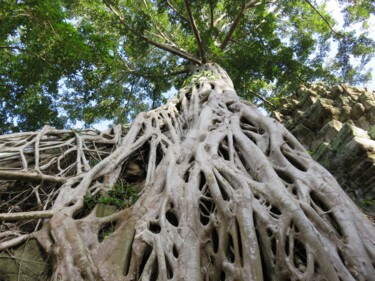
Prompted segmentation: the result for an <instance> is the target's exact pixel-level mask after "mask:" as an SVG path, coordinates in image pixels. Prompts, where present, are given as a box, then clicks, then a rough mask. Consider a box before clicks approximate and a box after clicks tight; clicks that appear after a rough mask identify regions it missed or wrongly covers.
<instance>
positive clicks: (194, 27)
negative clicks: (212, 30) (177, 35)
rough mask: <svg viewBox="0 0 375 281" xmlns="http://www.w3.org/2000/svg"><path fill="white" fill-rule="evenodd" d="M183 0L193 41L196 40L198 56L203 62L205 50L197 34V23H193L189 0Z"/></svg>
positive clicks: (204, 60)
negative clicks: (193, 37)
mask: <svg viewBox="0 0 375 281" xmlns="http://www.w3.org/2000/svg"><path fill="white" fill-rule="evenodd" d="M184 2H185V7H186V11H187V14H188V17H189V21H190V25H191V28H192V29H193V33H194V36H195V41H196V42H197V45H198V50H199V56H200V58H201V60H202V63H205V62H206V55H205V52H204V48H203V43H202V39H201V37H200V35H199V31H198V28H197V25H196V24H195V21H194V18H193V14H192V13H191V9H190V2H189V0H184Z"/></svg>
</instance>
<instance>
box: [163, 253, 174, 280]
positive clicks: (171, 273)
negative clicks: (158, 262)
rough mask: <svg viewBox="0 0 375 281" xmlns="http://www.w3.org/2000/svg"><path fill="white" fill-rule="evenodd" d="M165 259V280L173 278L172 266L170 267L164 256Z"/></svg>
mask: <svg viewBox="0 0 375 281" xmlns="http://www.w3.org/2000/svg"><path fill="white" fill-rule="evenodd" d="M164 257H165V266H166V268H167V279H172V278H173V266H172V265H171V263H170V261H169V259H168V257H167V255H165V254H164Z"/></svg>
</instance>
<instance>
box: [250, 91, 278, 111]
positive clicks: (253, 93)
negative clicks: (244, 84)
mask: <svg viewBox="0 0 375 281" xmlns="http://www.w3.org/2000/svg"><path fill="white" fill-rule="evenodd" d="M247 91H249V93H250V94H252V95H254V96H256V97H257V98H258V99H260V100H262V101H263V102H264V103H266V104H267V105H269V106H271V107H272V108H274V109H276V107H275V105H274V104H272V103H271V102H269V101H268V100H266V99H265V98H263V97H262V96H261V95H259V94H257V93H256V92H254V91H252V90H249V89H247Z"/></svg>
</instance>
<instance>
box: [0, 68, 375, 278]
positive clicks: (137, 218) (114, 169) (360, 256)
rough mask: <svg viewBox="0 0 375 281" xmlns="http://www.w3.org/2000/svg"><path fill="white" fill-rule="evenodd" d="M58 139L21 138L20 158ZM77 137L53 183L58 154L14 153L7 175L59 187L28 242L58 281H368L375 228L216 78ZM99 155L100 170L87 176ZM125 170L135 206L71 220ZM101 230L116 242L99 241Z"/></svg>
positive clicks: (197, 81)
mask: <svg viewBox="0 0 375 281" xmlns="http://www.w3.org/2000/svg"><path fill="white" fill-rule="evenodd" d="M202 73H203V74H202ZM52 132H54V130H53V129H51V128H46V129H45V131H44V133H43V135H42V136H41V135H39V137H38V134H35V135H32V137H30V136H28V140H34V141H33V142H32V143H30V145H29V146H28V147H32V148H35V147H36V144H38V145H39V149H41V148H42V146H41V144H43V145H44V146H46V145H47V144H48V141H49V139H48V137H47V136H50V138H52V135H53V133H52ZM55 134H56V135H58V136H59V139H58V140H59V141H60V142H61V143H63V144H66V140H63V139H62V136H63V135H62V133H61V132H60V133H59V132H58V131H55ZM74 136H75V137H73V138H72V133H71V132H70V135H69V133H66V139H68V140H71V142H70V145H69V146H64V149H65V152H66V151H67V149H72V150H74V151H75V154H74V155H75V156H76V158H75V160H74V162H73V163H72V165H71V166H69V167H70V168H69V169H67V168H66V169H65V168H61V167H60V169H59V168H56V169H55V172H54V173H52V172H50V173H47V170H48V171H51V170H53V169H52V166H54V167H57V166H58V165H57V164H56V163H57V161H58V160H59V157H60V159H63V158H64V156H63V154H62V153H61V154H60V150H59V149H58V147H57V144H55V146H56V147H55V148H56V151H55V152H52V151H49V153H50V154H53V153H55V154H54V156H51V157H50V158H49V159H50V160H49V162H46V161H45V162H44V164H43V165H41V164H37V163H39V162H38V161H39V160H35V161H34V160H33V161H31V160H30V159H29V156H27V157H26V156H22V155H23V154H27V153H26V150H25V149H26V148H25V149H24V150H22V151H23V152H22V151H21V150H19V153H17V151H16V152H15V149H13V151H11V153H15V154H16V155H18V156H17V157H18V159H19V160H20V161H19V162H18V163H19V164H18V166H17V165H13V170H14V169H16V168H19V169H23V171H19V170H17V171H18V172H19V173H30V174H31V171H32V170H33V171H34V173H35V175H34V177H35V181H38V179H39V181H41V180H42V176H43V175H47V174H48V176H49V177H50V178H49V179H50V181H51V182H54V183H56V182H58V181H59V180H62V179H64V183H62V185H61V187H60V188H59V189H58V194H57V196H56V198H55V199H53V200H54V201H53V205H52V206H50V207H48V208H47V209H48V210H49V211H48V212H51V214H49V217H50V218H49V219H48V220H45V221H44V226H43V228H41V229H39V230H37V231H36V232H34V233H33V234H32V237H36V239H37V240H38V241H39V243H40V244H41V245H42V247H43V249H44V251H45V252H46V253H47V254H48V256H49V257H50V259H51V261H52V263H53V270H52V274H53V275H52V280H251V281H253V280H283V281H287V280H314V281H315V280H327V281H328V280H329V281H335V280H336V281H339V280H340V281H349V280H375V270H374V263H375V237H374V236H375V228H374V226H373V225H372V224H371V222H369V221H368V220H367V219H366V217H365V216H364V215H363V214H362V213H361V211H359V209H358V208H357V207H356V206H355V204H354V203H353V202H352V201H351V200H350V199H349V198H348V196H347V195H346V194H345V193H344V192H343V191H342V189H341V188H340V186H339V185H338V184H337V182H336V181H335V180H334V178H333V177H332V176H331V175H330V174H329V173H328V172H327V171H326V170H325V169H324V168H322V167H321V166H320V165H319V164H317V163H316V162H315V161H313V160H312V158H311V157H310V156H309V155H308V153H307V152H306V151H305V149H304V148H303V147H302V145H301V144H299V143H298V142H297V141H296V139H295V138H294V137H293V136H292V135H291V134H290V133H289V132H288V131H287V130H286V129H285V128H284V127H283V126H282V125H281V124H280V123H278V122H277V121H275V120H274V119H272V118H268V117H264V116H263V115H262V114H261V113H260V112H259V111H258V110H257V109H256V108H255V106H253V105H252V104H250V103H248V102H245V101H241V100H239V99H238V97H237V95H236V92H235V90H234V87H233V84H232V81H231V80H230V78H229V76H228V75H227V73H226V72H225V71H224V70H223V69H222V68H220V67H219V66H217V65H213V64H207V65H204V66H202V67H200V68H197V69H196V70H195V72H194V73H193V76H192V78H191V82H190V83H189V84H188V85H187V86H186V87H184V88H183V89H181V90H180V92H179V97H178V98H174V99H171V100H170V101H169V102H168V104H167V105H165V106H163V107H161V108H158V109H156V110H152V111H149V112H146V113H141V114H140V115H139V116H138V117H137V118H136V120H134V122H133V124H132V126H131V128H130V129H129V130H128V132H127V133H126V135H124V134H122V133H121V129H120V127H116V128H115V129H114V130H112V131H108V132H107V135H103V134H100V133H98V132H92V133H91V137H90V134H89V133H87V132H82V133H76V134H74ZM21 137H22V136H21V135H13V140H14V143H16V142H17V141H16V140H18V139H20V138H21ZM11 138H12V136H8V139H7V141H8V144H9V143H10V142H11V141H10V139H11ZM37 138H39V139H38V140H36V139H37ZM105 140H107V142H108V144H107V146H105ZM95 141H96V142H95ZM3 143H4V141H3ZM93 143H94V144H96V146H95V149H96V151H97V152H98V153H99V154H100V155H101V157H96V158H97V159H99V160H100V161H98V163H96V164H95V165H89V164H88V163H89V161H88V159H89V158H93V157H94V156H93V155H92V154H90V153H89V152H90V151H95V149H94V145H93ZM50 145H51V146H53V144H52V143H51V142H50ZM8 146H9V145H8ZM108 147H109V148H108ZM30 149H31V148H30ZM111 149H112V150H113V151H112V150H111ZM104 152H109V154H108V155H105V153H104ZM8 153H10V152H8ZM22 153H23V154H22ZM40 155H42V152H40ZM40 155H39V154H38V155H37V152H36V150H35V153H34V154H33V155H32V158H33V159H34V158H36V157H39V158H41V156H40ZM9 157H10V156H9V154H8V158H9ZM12 157H15V156H14V155H13V154H12ZM139 157H141V158H142V159H144V165H143V166H142V164H141V163H139V164H137V163H138V162H139V159H141V158H139ZM82 159H85V160H86V161H83V160H82ZM101 159H102V160H101ZM135 159H138V160H137V161H138V162H137V163H135V162H136V160H135ZM22 160H23V161H22ZM7 161H8V162H7V163H10V162H9V161H11V160H7ZM12 161H13V160H12ZM132 161H133V166H132V167H133V168H131V169H129V170H131V172H129V173H131V174H132V175H133V176H134V175H135V176H136V175H139V176H140V177H141V176H142V177H143V179H144V181H143V182H142V183H137V184H138V188H139V191H140V197H139V199H138V200H137V202H136V203H135V204H134V205H132V206H130V207H128V208H126V209H124V210H122V211H117V212H114V213H112V214H110V215H107V216H98V215H97V209H98V207H96V208H94V209H93V210H92V211H91V212H90V213H89V214H86V215H85V216H77V214H78V213H79V212H82V207H83V206H84V196H85V195H86V196H87V195H90V194H93V193H95V192H102V191H103V190H108V189H110V188H111V187H113V186H114V185H115V183H116V182H118V181H119V180H121V179H123V178H126V176H125V174H126V173H127V172H126V167H128V165H129V163H130V162H132ZM12 163H14V161H13V162H12ZM134 165H135V166H134ZM15 166H17V167H15ZM124 167H125V169H124ZM129 167H130V166H129ZM134 167H135V168H134ZM137 167H139V168H137ZM64 169H65V170H64ZM35 170H37V172H35ZM138 170H139V171H138ZM142 172H143V174H142ZM129 173H128V174H129ZM37 175H39V178H37ZM48 206H49V205H48ZM46 211H47V210H46ZM45 215H46V214H45ZM46 216H47V215H46ZM108 224H112V225H115V227H114V228H113V232H112V233H111V234H110V235H109V236H108V237H106V238H105V239H102V240H101V239H98V233H99V232H100V230H101V229H103V228H104V227H105V226H107V225H108ZM4 243H6V242H2V243H0V245H2V244H4Z"/></svg>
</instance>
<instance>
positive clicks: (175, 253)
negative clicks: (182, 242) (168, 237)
mask: <svg viewBox="0 0 375 281" xmlns="http://www.w3.org/2000/svg"><path fill="white" fill-rule="evenodd" d="M172 253H173V256H174V257H175V258H176V259H178V255H179V253H178V250H177V247H176V245H173V248H172Z"/></svg>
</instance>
